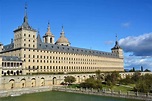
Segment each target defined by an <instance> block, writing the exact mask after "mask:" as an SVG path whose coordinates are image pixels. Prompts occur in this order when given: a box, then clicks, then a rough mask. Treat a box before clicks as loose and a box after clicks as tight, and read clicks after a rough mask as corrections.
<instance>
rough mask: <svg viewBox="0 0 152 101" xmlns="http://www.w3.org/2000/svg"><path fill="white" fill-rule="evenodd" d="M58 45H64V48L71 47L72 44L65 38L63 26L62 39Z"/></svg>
mask: <svg viewBox="0 0 152 101" xmlns="http://www.w3.org/2000/svg"><path fill="white" fill-rule="evenodd" d="M55 44H57V45H64V46H70V42H69V41H68V39H67V38H66V37H65V36H64V31H63V26H62V32H61V36H60V38H59V39H58V40H57V41H56V43H55Z"/></svg>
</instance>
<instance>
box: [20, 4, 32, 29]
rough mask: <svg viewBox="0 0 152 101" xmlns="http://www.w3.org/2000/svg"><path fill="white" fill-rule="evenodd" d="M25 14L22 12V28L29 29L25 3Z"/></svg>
mask: <svg viewBox="0 0 152 101" xmlns="http://www.w3.org/2000/svg"><path fill="white" fill-rule="evenodd" d="M24 9H25V12H24V20H23V24H22V27H23V28H30V26H29V24H28V17H27V3H25V7H24Z"/></svg>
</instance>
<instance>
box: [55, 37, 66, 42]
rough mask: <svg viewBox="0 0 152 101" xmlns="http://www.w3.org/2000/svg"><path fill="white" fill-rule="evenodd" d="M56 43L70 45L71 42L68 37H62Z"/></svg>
mask: <svg viewBox="0 0 152 101" xmlns="http://www.w3.org/2000/svg"><path fill="white" fill-rule="evenodd" d="M56 43H69V41H68V39H67V38H66V37H63V36H61V37H60V38H59V39H58V40H57V41H56Z"/></svg>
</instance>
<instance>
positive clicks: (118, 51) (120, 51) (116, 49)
mask: <svg viewBox="0 0 152 101" xmlns="http://www.w3.org/2000/svg"><path fill="white" fill-rule="evenodd" d="M111 51H112V53H115V54H117V55H118V56H119V58H122V59H123V58H124V57H123V49H122V48H121V47H120V46H119V43H118V38H117V35H116V42H115V46H114V47H113V48H112V49H111Z"/></svg>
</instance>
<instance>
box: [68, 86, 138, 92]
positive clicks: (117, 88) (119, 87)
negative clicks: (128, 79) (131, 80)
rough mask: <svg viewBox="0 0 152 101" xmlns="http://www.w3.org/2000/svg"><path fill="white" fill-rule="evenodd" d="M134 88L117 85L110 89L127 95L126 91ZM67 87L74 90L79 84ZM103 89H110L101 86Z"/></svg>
mask: <svg viewBox="0 0 152 101" xmlns="http://www.w3.org/2000/svg"><path fill="white" fill-rule="evenodd" d="M134 86H135V84H128V85H118V86H113V87H112V89H113V90H114V91H120V90H121V92H122V93H127V91H131V90H133V87H134ZM68 87H69V88H76V87H79V84H72V85H69V86H68ZM103 89H106V90H109V89H110V87H109V86H107V85H105V84H103Z"/></svg>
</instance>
